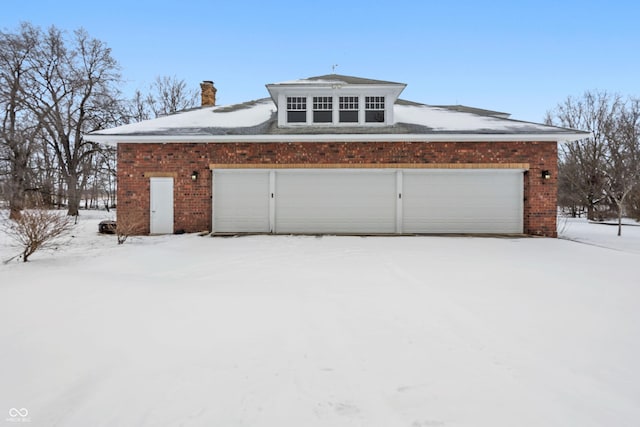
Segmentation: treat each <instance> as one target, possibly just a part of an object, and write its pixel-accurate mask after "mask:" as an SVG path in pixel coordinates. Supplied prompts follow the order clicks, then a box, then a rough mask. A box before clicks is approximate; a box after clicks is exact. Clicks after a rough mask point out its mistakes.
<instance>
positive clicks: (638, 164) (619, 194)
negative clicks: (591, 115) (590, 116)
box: [604, 99, 640, 236]
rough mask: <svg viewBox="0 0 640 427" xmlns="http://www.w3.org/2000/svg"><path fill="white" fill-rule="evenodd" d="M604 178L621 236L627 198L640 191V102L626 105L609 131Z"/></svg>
mask: <svg viewBox="0 0 640 427" xmlns="http://www.w3.org/2000/svg"><path fill="white" fill-rule="evenodd" d="M604 175H605V177H606V185H605V187H604V189H605V191H606V193H607V195H608V196H609V197H610V198H611V200H613V202H614V203H615V204H616V207H617V210H618V236H620V235H621V234H622V215H623V212H624V209H625V203H626V201H627V197H628V196H629V195H630V194H631V192H632V191H634V190H635V189H637V188H638V187H640V101H639V100H637V99H635V100H634V99H632V100H629V101H628V102H626V103H625V104H624V105H622V107H621V108H620V109H619V111H618V112H617V114H616V116H614V117H612V120H611V121H610V123H609V125H608V127H607V154H606V157H605V168H604Z"/></svg>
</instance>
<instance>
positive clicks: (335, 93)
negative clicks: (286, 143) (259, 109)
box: [267, 74, 406, 132]
mask: <svg viewBox="0 0 640 427" xmlns="http://www.w3.org/2000/svg"><path fill="white" fill-rule="evenodd" d="M405 86H406V85H405V84H404V83H394V82H387V81H382V80H372V79H364V78H360V77H353V76H341V75H337V74H330V75H326V76H318V77H309V78H307V79H302V80H290V81H286V82H282V83H273V84H268V85H267V89H268V90H269V94H270V95H271V99H273V101H274V102H275V104H276V107H277V116H278V127H281V128H291V129H295V128H302V127H308V128H309V132H324V131H325V129H329V128H340V127H343V128H348V127H362V128H364V127H367V128H380V127H385V126H393V125H394V124H395V122H394V114H393V109H394V105H395V103H396V100H397V99H398V96H399V95H400V92H402V90H403V89H404V87H405Z"/></svg>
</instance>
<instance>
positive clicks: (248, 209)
mask: <svg viewBox="0 0 640 427" xmlns="http://www.w3.org/2000/svg"><path fill="white" fill-rule="evenodd" d="M269 198H270V192H269V171H268V170H264V169H260V170H252V169H242V170H233V169H220V170H216V171H214V173H213V206H214V208H213V229H214V231H215V232H217V233H243V232H244V233H268V232H269V231H270V224H269Z"/></svg>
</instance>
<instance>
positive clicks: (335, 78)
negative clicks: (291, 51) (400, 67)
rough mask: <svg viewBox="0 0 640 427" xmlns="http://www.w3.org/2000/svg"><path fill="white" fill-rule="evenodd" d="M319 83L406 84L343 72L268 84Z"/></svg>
mask: <svg viewBox="0 0 640 427" xmlns="http://www.w3.org/2000/svg"><path fill="white" fill-rule="evenodd" d="M318 83H327V84H343V85H372V86H379V85H385V86H387V85H399V86H406V85H405V84H404V83H396V82H388V81H384V80H374V79H366V78H362V77H354V76H343V75H342V74H326V75H324V76H315V77H308V78H306V79H300V80H288V81H285V82H279V83H272V84H269V85H267V86H276V85H309V84H314V85H315V84H318Z"/></svg>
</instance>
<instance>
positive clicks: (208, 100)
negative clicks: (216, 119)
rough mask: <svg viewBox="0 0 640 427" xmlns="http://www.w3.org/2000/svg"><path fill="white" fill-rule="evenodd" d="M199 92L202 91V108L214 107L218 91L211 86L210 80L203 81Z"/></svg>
mask: <svg viewBox="0 0 640 427" xmlns="http://www.w3.org/2000/svg"><path fill="white" fill-rule="evenodd" d="M200 90H201V91H202V92H201V94H202V106H203V107H211V106H213V105H216V92H217V91H218V89H216V88H215V86H213V82H212V81H211V80H205V81H203V82H202V83H200Z"/></svg>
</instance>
